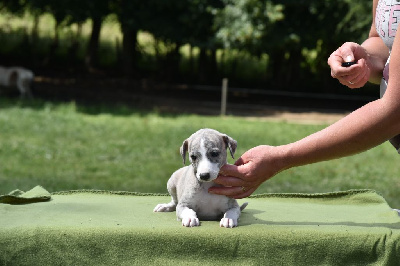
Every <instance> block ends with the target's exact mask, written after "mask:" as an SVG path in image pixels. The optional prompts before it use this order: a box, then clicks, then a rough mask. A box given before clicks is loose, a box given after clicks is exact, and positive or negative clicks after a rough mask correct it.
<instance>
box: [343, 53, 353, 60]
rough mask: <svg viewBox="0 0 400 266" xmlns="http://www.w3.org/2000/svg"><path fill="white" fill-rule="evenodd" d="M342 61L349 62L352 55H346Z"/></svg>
mask: <svg viewBox="0 0 400 266" xmlns="http://www.w3.org/2000/svg"><path fill="white" fill-rule="evenodd" d="M344 61H346V62H351V61H353V57H352V56H351V55H348V56H347V57H346V59H345V60H344Z"/></svg>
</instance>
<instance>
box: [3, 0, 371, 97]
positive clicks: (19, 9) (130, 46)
mask: <svg viewBox="0 0 400 266" xmlns="http://www.w3.org/2000/svg"><path fill="white" fill-rule="evenodd" d="M371 5H372V1H370V0H356V1H353V0H327V1H319V0H310V1H304V0H302V1H294V0H235V1H234V0H218V1H215V0H186V1H172V0H165V1H155V0H149V1H137V0H135V1H127V0H99V1H95V2H94V1H89V0H80V1H77V0H72V1H66V0H60V1H48V0H32V1H25V0H19V1H16V0H0V10H2V11H3V12H4V10H7V11H8V12H11V13H13V14H16V15H21V14H23V13H24V12H25V11H29V12H31V13H32V14H34V15H35V16H37V15H39V14H43V13H44V12H49V13H51V14H52V15H53V17H54V18H55V20H56V25H55V29H54V30H55V34H54V41H53V44H52V45H51V46H50V47H49V48H48V50H49V51H48V53H49V54H50V56H48V57H54V56H56V55H57V50H58V49H60V46H61V45H60V44H59V34H58V31H59V30H60V28H62V27H67V26H68V25H70V24H71V23H77V24H78V25H80V24H82V23H83V22H84V21H86V20H87V19H90V20H92V21H93V24H95V25H96V26H95V25H94V26H93V29H92V36H91V38H90V45H88V46H87V48H86V49H87V50H88V51H86V54H87V57H96V56H98V55H99V54H100V53H99V52H98V47H99V45H98V42H99V40H100V39H99V37H98V36H99V34H100V28H101V27H102V24H101V23H102V21H103V19H104V17H105V16H107V15H108V14H116V15H117V17H118V23H119V25H120V29H121V31H122V35H123V40H122V44H121V45H119V44H118V45H119V46H117V47H116V50H117V52H116V53H117V54H118V58H117V60H116V64H115V66H114V67H115V68H118V67H119V66H122V67H123V70H124V71H123V72H124V73H125V74H126V75H129V76H132V75H133V73H135V72H134V71H133V69H135V70H137V71H136V73H140V74H141V75H143V74H144V73H145V72H144V71H142V72H140V70H141V69H139V68H140V66H141V65H143V64H141V62H142V61H143V58H145V57H146V56H148V55H146V54H144V53H143V51H142V50H140V47H139V45H138V38H137V36H138V34H139V32H142V31H146V32H149V33H150V34H152V35H153V36H154V39H155V44H154V47H155V50H156V52H157V53H156V55H155V59H154V60H151V62H152V64H154V65H153V66H152V67H146V68H145V70H150V69H151V70H153V71H154V72H153V73H145V74H149V75H151V76H152V77H154V76H155V77H157V74H158V73H159V74H158V78H167V79H172V80H173V81H180V80H179V78H181V77H182V76H183V75H181V74H182V72H180V71H181V69H180V68H179V64H180V62H181V60H182V54H181V53H180V49H181V47H182V46H183V45H189V46H190V47H191V51H190V58H189V60H190V64H189V66H190V69H191V70H190V71H189V72H190V73H189V74H190V78H191V79H192V82H199V81H201V82H208V83H213V82H218V83H219V82H220V81H219V78H220V77H222V76H227V77H228V78H230V84H232V85H234V84H235V83H236V84H237V83H238V81H239V79H237V78H236V73H237V67H236V64H238V62H239V61H240V58H237V60H232V65H231V66H229V67H224V66H222V65H218V62H217V50H220V51H222V53H225V52H226V53H229V52H230V50H232V49H236V50H238V51H240V52H244V53H248V54H249V55H250V56H257V57H260V58H265V56H267V57H268V64H267V66H266V67H265V69H264V70H263V72H264V73H265V74H264V75H258V74H257V75H256V74H255V75H254V76H253V77H251V78H250V79H248V80H246V82H247V84H249V85H250V86H251V85H253V86H257V85H258V84H260V82H262V84H264V87H271V88H274V89H285V90H295V89H296V90H297V89H298V88H299V87H301V89H302V90H304V89H305V88H307V87H309V88H307V90H320V91H321V84H323V89H322V90H323V91H325V92H329V93H332V92H337V91H338V88H340V86H339V85H338V83H337V82H336V81H335V80H333V79H331V78H330V77H329V74H328V75H327V74H326V73H329V71H328V69H327V65H326V59H327V57H328V56H329V54H330V53H332V52H333V50H335V49H336V48H337V47H338V46H340V45H341V44H342V43H343V42H345V41H356V42H361V41H362V40H363V38H365V37H366V36H367V33H368V31H369V27H370V25H371V21H372V19H371ZM94 22H96V23H94ZM36 24H38V22H37V23H36ZM36 26H38V25H36ZM36 26H35V27H36ZM78 31H79V27H78ZM32 34H34V33H33V32H32ZM78 34H79V33H77V35H78ZM36 35H38V34H36ZM10 38H11V36H10ZM76 38H77V37H76ZM26 39H27V40H28V41H29V40H31V39H34V40H35V41H34V42H33V41H31V43H30V44H31V45H32V44H33V43H36V42H37V38H33V37H32V38H29V36H28V38H26ZM112 41H113V42H114V40H112ZM160 43H162V44H163V45H164V47H167V48H168V49H166V52H165V53H164V54H163V53H160V50H159V49H158V47H159V46H160ZM74 45H75V46H76V43H74V44H71V49H70V50H71V52H70V54H71V55H69V56H68V57H74V56H76V52H75V55H74V52H73V51H76V47H73V46H74ZM195 48H197V49H199V50H200V52H199V53H198V54H197V58H193V56H194V55H193V49H195ZM31 52H32V53H33V55H32V56H33V57H37V55H35V54H34V53H35V50H32V51H31ZM15 53H16V51H15ZM45 59H46V58H45ZM89 61H92V62H93V63H91V64H88V65H87V66H92V64H94V66H97V67H99V65H98V64H97V63H96V62H98V61H101V60H89ZM45 64H50V65H51V64H55V62H52V60H49V59H48V58H47V59H46V60H42V62H40V63H36V65H45ZM96 64H97V65H96ZM195 64H197V65H196V66H195ZM227 69H231V72H229V73H228V72H227V71H226V70H227ZM138 70H139V71H138ZM142 70H143V69H142ZM177 79H178V80H177ZM293 84H296V86H293Z"/></svg>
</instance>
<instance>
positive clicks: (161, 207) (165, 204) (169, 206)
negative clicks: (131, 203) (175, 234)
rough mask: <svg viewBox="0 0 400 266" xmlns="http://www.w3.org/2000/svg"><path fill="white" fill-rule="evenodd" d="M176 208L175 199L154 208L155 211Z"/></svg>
mask: <svg viewBox="0 0 400 266" xmlns="http://www.w3.org/2000/svg"><path fill="white" fill-rule="evenodd" d="M175 210H176V204H175V202H174V200H171V202H170V203H160V204H157V206H156V207H155V208H154V210H153V211H154V212H173V211H175Z"/></svg>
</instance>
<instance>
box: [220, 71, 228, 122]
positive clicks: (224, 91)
mask: <svg viewBox="0 0 400 266" xmlns="http://www.w3.org/2000/svg"><path fill="white" fill-rule="evenodd" d="M227 95H228V79H227V78H224V79H222V93H221V116H225V115H226V100H227V99H226V98H227Z"/></svg>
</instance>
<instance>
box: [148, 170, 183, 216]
mask: <svg viewBox="0 0 400 266" xmlns="http://www.w3.org/2000/svg"><path fill="white" fill-rule="evenodd" d="M167 188H168V192H169V194H170V195H171V197H172V200H171V202H170V203H160V204H158V205H157V206H156V207H155V208H154V210H153V211H154V212H173V211H175V210H176V205H177V204H178V197H177V194H176V186H175V180H174V178H173V176H172V177H171V178H170V180H168V183H167Z"/></svg>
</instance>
